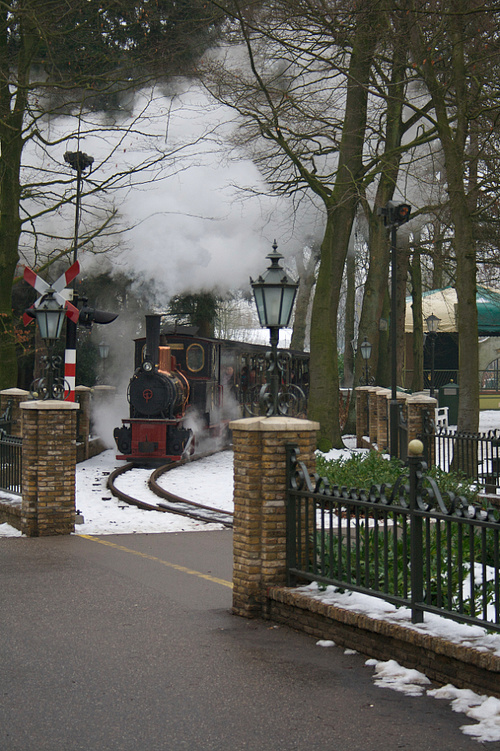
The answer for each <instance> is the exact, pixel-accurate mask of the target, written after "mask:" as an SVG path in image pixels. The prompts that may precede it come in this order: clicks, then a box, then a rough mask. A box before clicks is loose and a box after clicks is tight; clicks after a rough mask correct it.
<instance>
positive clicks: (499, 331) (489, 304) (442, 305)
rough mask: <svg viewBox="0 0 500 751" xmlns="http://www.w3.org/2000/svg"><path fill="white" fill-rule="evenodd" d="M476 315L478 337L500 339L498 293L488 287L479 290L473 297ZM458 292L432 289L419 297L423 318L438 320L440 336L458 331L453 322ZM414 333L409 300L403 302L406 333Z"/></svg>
mask: <svg viewBox="0 0 500 751" xmlns="http://www.w3.org/2000/svg"><path fill="white" fill-rule="evenodd" d="M476 304H477V314H478V334H480V335H482V336H485V335H486V336H487V335H489V336H500V292H497V291H496V290H494V289H490V288H489V287H478V288H477V295H476ZM456 306H457V292H456V290H455V289H454V288H453V287H444V289H434V290H431V291H430V292H424V294H423V295H422V317H423V319H424V331H426V329H427V327H426V325H425V319H426V318H427V317H428V316H430V315H431V313H432V314H434V315H435V316H437V317H438V318H439V319H440V322H439V329H438V331H439V332H453V331H457V320H456ZM412 331H413V319H412V300H411V297H407V298H406V317H405V332H407V333H411V332H412Z"/></svg>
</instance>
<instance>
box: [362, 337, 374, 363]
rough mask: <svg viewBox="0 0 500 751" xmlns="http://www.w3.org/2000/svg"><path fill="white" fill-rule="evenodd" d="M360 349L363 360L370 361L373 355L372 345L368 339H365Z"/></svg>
mask: <svg viewBox="0 0 500 751" xmlns="http://www.w3.org/2000/svg"><path fill="white" fill-rule="evenodd" d="M360 349H361V357H362V358H363V360H369V359H370V355H371V353H372V345H371V344H370V342H369V341H368V340H367V339H364V340H363V341H362V342H361V346H360Z"/></svg>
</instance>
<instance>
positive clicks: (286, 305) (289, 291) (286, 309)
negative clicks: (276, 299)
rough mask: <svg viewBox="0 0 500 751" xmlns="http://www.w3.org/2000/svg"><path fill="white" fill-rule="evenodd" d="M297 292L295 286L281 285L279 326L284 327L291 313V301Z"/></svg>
mask: <svg viewBox="0 0 500 751" xmlns="http://www.w3.org/2000/svg"><path fill="white" fill-rule="evenodd" d="M296 293H297V287H295V286H290V287H283V303H282V309H281V322H280V326H281V327H283V328H286V326H288V323H289V321H290V316H291V315H292V309H293V303H294V301H295V295H296Z"/></svg>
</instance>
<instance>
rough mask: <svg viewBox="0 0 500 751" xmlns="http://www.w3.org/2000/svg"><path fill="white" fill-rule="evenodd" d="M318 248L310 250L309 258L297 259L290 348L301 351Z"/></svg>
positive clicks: (314, 279)
mask: <svg viewBox="0 0 500 751" xmlns="http://www.w3.org/2000/svg"><path fill="white" fill-rule="evenodd" d="M318 259H319V250H316V251H314V250H312V251H311V255H310V257H309V260H308V262H307V264H306V263H304V259H303V258H302V257H301V258H298V259H297V271H298V274H299V278H300V284H299V289H298V292H297V300H296V302H295V315H294V318H293V332H292V340H291V342H290V349H298V350H300V351H301V352H303V351H304V350H305V346H306V332H307V318H308V313H309V306H310V304H311V297H312V292H313V289H314V284H315V282H316V266H317V265H318Z"/></svg>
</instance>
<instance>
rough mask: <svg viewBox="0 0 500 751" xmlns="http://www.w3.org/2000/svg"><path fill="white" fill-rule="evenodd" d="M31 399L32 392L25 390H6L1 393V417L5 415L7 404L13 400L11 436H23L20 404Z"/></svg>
mask: <svg viewBox="0 0 500 751" xmlns="http://www.w3.org/2000/svg"><path fill="white" fill-rule="evenodd" d="M28 399H30V392H29V391H25V390H24V389H4V390H3V391H0V415H3V413H4V412H5V409H6V407H7V404H8V403H9V401H11V400H12V425H11V435H14V436H18V437H19V438H20V437H21V436H22V434H23V432H22V424H21V417H22V413H21V409H20V406H19V405H20V404H21V403H22V402H26V401H28Z"/></svg>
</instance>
